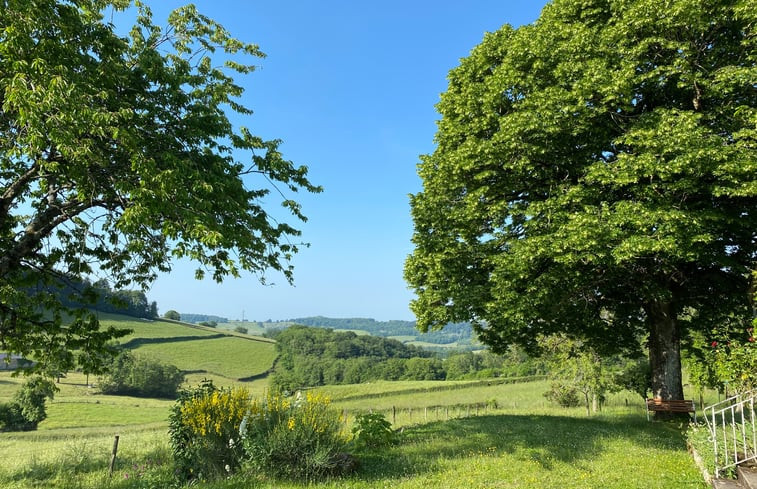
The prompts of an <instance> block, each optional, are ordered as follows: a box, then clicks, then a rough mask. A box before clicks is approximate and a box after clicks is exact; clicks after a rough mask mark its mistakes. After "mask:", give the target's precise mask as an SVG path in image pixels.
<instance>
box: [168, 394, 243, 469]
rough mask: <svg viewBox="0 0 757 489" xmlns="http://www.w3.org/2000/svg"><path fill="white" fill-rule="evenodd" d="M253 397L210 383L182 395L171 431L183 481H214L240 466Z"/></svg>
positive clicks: (173, 409)
mask: <svg viewBox="0 0 757 489" xmlns="http://www.w3.org/2000/svg"><path fill="white" fill-rule="evenodd" d="M250 397H251V396H250V393H249V391H248V390H247V389H244V388H233V389H218V388H216V387H215V386H214V385H213V383H212V382H210V381H205V382H204V383H203V384H202V385H200V386H199V387H197V388H195V389H193V390H189V391H185V392H183V393H182V394H181V396H180V397H179V399H178V401H177V402H176V404H175V405H174V407H173V408H172V411H171V415H170V417H169V432H170V435H171V446H172V449H173V453H174V461H175V463H176V466H177V471H178V473H179V474H180V475H181V476H182V477H183V478H185V479H212V478H215V477H218V476H222V475H227V474H228V473H230V472H232V471H234V470H236V469H237V468H238V467H239V465H240V463H241V461H242V458H243V455H244V451H243V449H242V445H241V443H240V438H239V425H240V424H241V423H242V420H243V419H244V418H245V416H246V415H248V413H250V412H251V409H253V408H252V405H251V400H250Z"/></svg>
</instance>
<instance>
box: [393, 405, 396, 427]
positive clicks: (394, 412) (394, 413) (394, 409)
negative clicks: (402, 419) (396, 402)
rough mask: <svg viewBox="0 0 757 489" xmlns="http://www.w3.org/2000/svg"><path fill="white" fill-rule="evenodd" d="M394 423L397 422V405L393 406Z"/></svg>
mask: <svg viewBox="0 0 757 489" xmlns="http://www.w3.org/2000/svg"><path fill="white" fill-rule="evenodd" d="M392 424H397V406H392Z"/></svg>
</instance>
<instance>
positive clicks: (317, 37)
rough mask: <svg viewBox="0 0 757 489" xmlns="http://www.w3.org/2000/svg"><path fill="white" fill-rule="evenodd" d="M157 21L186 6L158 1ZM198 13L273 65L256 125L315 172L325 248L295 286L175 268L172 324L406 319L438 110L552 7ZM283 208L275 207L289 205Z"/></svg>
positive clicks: (373, 6) (168, 282)
mask: <svg viewBox="0 0 757 489" xmlns="http://www.w3.org/2000/svg"><path fill="white" fill-rule="evenodd" d="M148 3H149V4H150V6H151V8H152V10H153V13H154V17H155V21H156V22H157V23H159V24H163V19H165V18H166V16H167V14H168V12H169V11H170V10H171V9H173V8H176V7H178V6H181V5H183V4H184V3H186V2H182V1H174V0H160V1H157V0H156V1H152V2H148ZM194 3H195V5H196V6H197V8H198V10H199V11H200V12H201V13H203V14H205V15H207V16H209V17H211V18H213V19H214V20H216V21H218V22H220V23H221V24H222V25H224V27H226V28H227V29H228V30H229V31H231V33H232V34H233V35H234V36H235V37H237V38H239V39H241V40H243V41H246V42H252V43H255V44H258V45H259V46H260V48H261V50H262V51H263V52H264V53H266V54H267V58H265V59H263V60H260V61H259V62H258V64H259V65H260V68H259V69H258V70H257V71H255V72H254V73H253V74H251V75H249V76H248V77H247V78H245V79H244V81H243V85H244V86H245V88H246V92H245V95H244V96H243V99H242V101H243V103H245V104H246V105H247V106H248V107H251V108H252V109H253V110H254V112H255V113H254V115H253V116H251V117H250V118H248V119H247V120H244V121H242V122H243V124H244V125H245V126H247V127H248V128H250V129H251V131H252V132H253V134H257V135H259V136H261V137H263V138H266V139H274V138H276V139H281V140H283V144H282V146H281V147H280V149H281V151H282V153H283V154H284V156H285V157H286V158H287V159H290V160H292V161H293V162H294V163H295V164H297V165H306V166H307V167H308V168H309V169H310V172H309V176H310V179H311V181H312V182H313V183H315V184H318V185H322V186H323V187H324V192H323V193H322V194H317V195H311V194H289V195H288V197H292V198H294V199H295V200H297V201H298V202H300V203H301V204H302V205H303V212H304V213H305V215H306V216H307V217H308V219H309V220H308V222H307V223H305V224H302V223H297V222H296V221H291V222H292V223H293V224H295V227H298V226H297V224H299V228H300V229H301V230H302V231H303V236H302V239H303V240H304V241H306V242H309V243H310V244H311V246H310V248H307V249H303V250H302V251H301V252H300V253H299V254H298V255H297V256H296V257H295V259H294V261H293V265H294V267H295V271H294V273H295V283H294V286H290V285H289V284H288V283H287V282H286V280H285V279H284V278H283V277H282V276H279V275H277V274H276V273H273V272H272V273H270V274H268V275H267V277H266V278H267V280H268V282H269V283H270V284H273V285H265V286H264V285H261V284H260V283H259V281H258V279H257V278H256V277H254V276H252V275H249V274H247V275H244V276H243V277H242V278H240V279H229V280H227V281H226V282H224V283H223V284H216V283H215V282H214V281H212V280H210V279H205V280H202V281H197V280H195V279H194V268H195V267H194V266H193V265H192V264H191V263H188V262H178V263H175V264H174V268H173V271H172V273H170V274H167V275H163V276H161V277H159V278H158V280H157V281H156V282H155V284H154V285H153V287H152V289H151V290H150V291H149V292H148V297H149V298H150V300H155V301H157V303H158V307H159V309H160V312H161V314H162V313H163V312H165V311H167V310H168V309H175V310H178V311H180V312H193V313H205V314H215V315H219V316H225V317H228V318H230V319H238V318H241V317H242V314H244V318H245V319H247V320H257V321H265V320H266V319H273V320H278V319H289V318H295V317H303V316H316V315H322V316H329V317H372V318H375V319H378V320H389V319H406V320H412V319H414V318H413V315H412V313H411V311H410V309H409V307H408V304H409V302H410V300H411V299H412V297H413V295H412V291H410V290H409V289H408V287H407V284H406V283H405V282H404V280H403V278H402V270H403V265H404V261H405V258H406V256H407V255H408V254H410V253H411V252H412V243H411V242H410V238H411V235H412V220H411V217H410V207H409V201H408V195H409V194H411V193H416V192H418V191H420V190H421V181H420V178H419V177H418V176H417V173H416V165H417V163H418V161H419V155H421V154H427V153H431V152H433V149H434V143H433V138H434V134H435V132H436V124H435V122H436V120H437V119H438V118H439V116H438V113H437V112H436V109H435V108H434V105H435V104H436V103H437V102H438V100H439V94H440V93H442V92H444V91H445V90H446V88H447V80H446V77H447V73H448V72H449V70H450V69H452V68H454V67H455V66H457V65H458V64H459V60H460V58H462V57H465V56H467V55H468V53H469V52H470V50H471V49H472V48H473V47H474V46H475V45H477V44H478V43H480V42H481V40H482V38H483V35H484V33H485V32H487V31H494V30H497V29H498V28H499V27H500V26H501V25H502V24H505V23H508V24H511V25H514V26H518V25H522V24H528V23H531V22H533V21H534V20H536V18H537V17H538V16H539V13H540V11H541V9H542V7H543V6H544V4H545V3H546V2H545V1H544V0H534V1H525V0H511V1H503V0H500V1H488V0H471V1H469V2H459V1H448V0H439V1H426V0H422V1H413V0H405V1H396V0H389V1H382V2H358V1H329V0H324V1H320V2H314V1H298V2H286V1H252V0H250V1H242V0H207V1H205V0H199V1H195V2H194ZM278 202H279V201H277V200H274V199H271V202H270V204H269V205H268V208H270V209H275V208H276V207H278Z"/></svg>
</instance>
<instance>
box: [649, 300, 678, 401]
mask: <svg viewBox="0 0 757 489" xmlns="http://www.w3.org/2000/svg"><path fill="white" fill-rule="evenodd" d="M645 311H646V313H647V321H649V365H650V367H651V369H652V396H654V398H656V399H664V400H670V399H683V382H682V380H681V342H680V334H679V331H678V321H677V318H676V314H675V313H674V312H673V307H672V305H671V304H670V303H669V302H663V303H659V302H658V303H654V304H651V305H649V306H648V307H645Z"/></svg>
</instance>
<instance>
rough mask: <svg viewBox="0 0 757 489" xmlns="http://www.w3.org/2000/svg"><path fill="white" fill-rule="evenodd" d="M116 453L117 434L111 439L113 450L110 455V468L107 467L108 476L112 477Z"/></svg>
mask: <svg viewBox="0 0 757 489" xmlns="http://www.w3.org/2000/svg"><path fill="white" fill-rule="evenodd" d="M116 453H118V435H116V438H115V439H114V440H113V452H112V453H111V456H110V468H109V469H108V477H113V467H115V465H116Z"/></svg>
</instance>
